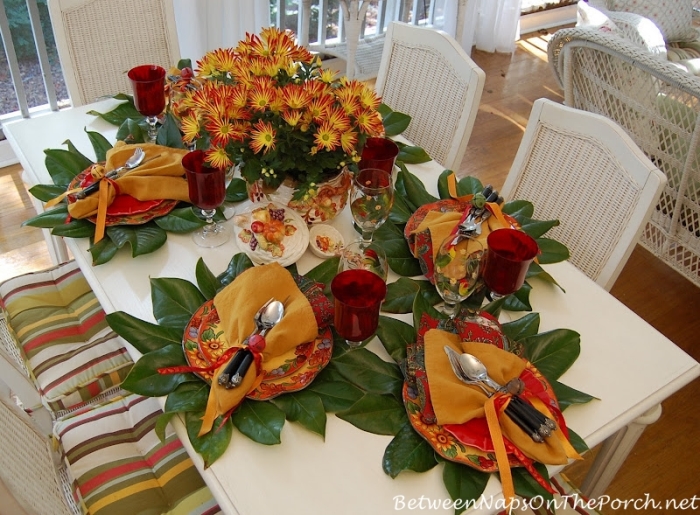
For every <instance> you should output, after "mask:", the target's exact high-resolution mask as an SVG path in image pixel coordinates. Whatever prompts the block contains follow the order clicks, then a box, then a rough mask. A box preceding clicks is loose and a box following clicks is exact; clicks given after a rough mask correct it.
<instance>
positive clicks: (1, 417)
mask: <svg viewBox="0 0 700 515" xmlns="http://www.w3.org/2000/svg"><path fill="white" fill-rule="evenodd" d="M0 431H2V434H3V438H4V440H5V445H3V450H2V452H0V480H2V483H3V484H4V485H5V487H7V489H8V491H9V492H10V493H11V494H12V496H13V497H14V498H15V500H16V501H17V503H18V504H20V505H21V506H22V507H23V508H25V509H27V510H31V513H52V514H55V515H80V514H81V513H82V512H81V510H80V509H79V508H78V507H77V505H76V503H75V501H74V500H73V498H72V496H71V490H70V480H69V479H68V475H67V473H66V470H65V467H64V466H63V464H62V462H61V460H60V456H58V455H57V454H55V453H54V451H53V448H52V441H51V439H50V437H49V433H45V432H43V431H41V430H40V429H39V428H37V427H36V425H35V424H34V421H33V420H32V418H31V417H30V416H29V415H28V414H27V413H25V412H24V411H23V410H22V409H20V408H19V406H18V405H17V404H16V403H15V402H14V400H13V399H12V397H11V396H10V393H9V388H7V387H6V386H5V385H4V384H0ZM4 506H5V507H6V508H7V505H4Z"/></svg>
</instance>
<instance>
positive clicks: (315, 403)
mask: <svg viewBox="0 0 700 515" xmlns="http://www.w3.org/2000/svg"><path fill="white" fill-rule="evenodd" d="M272 402H273V403H274V404H275V406H277V407H278V408H280V409H281V410H282V411H284V413H285V415H286V417H287V420H289V421H291V422H299V423H300V424H301V425H302V426H304V427H305V428H306V429H308V430H309V431H311V432H312V433H316V434H317V435H321V436H323V437H325V436H326V410H325V408H324V405H323V402H322V400H321V397H320V396H319V395H317V394H316V393H314V392H312V391H308V390H302V391H300V392H296V393H290V394H287V395H280V396H279V397H276V398H275V399H274V400H273V401H272Z"/></svg>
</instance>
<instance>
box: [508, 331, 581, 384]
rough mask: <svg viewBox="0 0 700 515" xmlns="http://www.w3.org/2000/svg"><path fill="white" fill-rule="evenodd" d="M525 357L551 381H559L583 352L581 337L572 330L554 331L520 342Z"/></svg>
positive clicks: (529, 337)
mask: <svg viewBox="0 0 700 515" xmlns="http://www.w3.org/2000/svg"><path fill="white" fill-rule="evenodd" d="M520 343H522V345H523V349H524V355H523V357H525V358H527V359H528V360H529V361H530V362H531V363H532V364H533V365H535V367H537V369H538V370H539V371H540V372H541V373H542V374H543V375H544V376H545V377H546V378H547V379H549V380H550V381H553V380H555V379H559V377H561V375H562V374H563V373H564V372H566V371H567V370H568V369H569V367H571V365H573V364H574V361H576V358H578V356H579V353H580V352H581V336H580V335H579V334H578V333H577V332H576V331H572V330H571V329H554V330H552V331H547V332H544V333H539V334H535V335H533V336H528V337H526V338H523V339H522V340H520Z"/></svg>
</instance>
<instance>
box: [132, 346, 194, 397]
mask: <svg viewBox="0 0 700 515" xmlns="http://www.w3.org/2000/svg"><path fill="white" fill-rule="evenodd" d="M183 365H187V362H186V361H185V355H184V353H183V352H182V345H168V346H166V347H163V348H162V349H158V350H155V351H152V352H149V353H148V354H144V355H143V356H141V358H140V359H139V360H138V361H137V362H136V363H134V366H133V367H132V368H131V371H130V372H129V375H128V376H126V379H124V382H123V383H122V387H123V388H124V389H125V390H128V391H130V392H133V393H136V394H138V395H145V396H146V397H160V396H162V395H167V394H169V393H170V392H172V391H173V390H174V389H175V388H176V387H177V385H179V384H180V383H184V382H187V381H199V379H198V378H197V376H195V375H194V374H189V373H178V374H160V373H159V372H158V369H161V368H167V367H176V366H183Z"/></svg>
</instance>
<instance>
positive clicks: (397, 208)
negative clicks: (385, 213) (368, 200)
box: [389, 194, 413, 225]
mask: <svg viewBox="0 0 700 515" xmlns="http://www.w3.org/2000/svg"><path fill="white" fill-rule="evenodd" d="M412 214H413V211H412V210H411V208H410V207H409V205H408V204H407V203H406V200H405V199H404V197H402V196H401V195H396V194H395V195H394V205H393V206H391V212H390V213H389V222H391V223H394V224H399V225H403V224H405V223H406V222H408V220H409V219H410V218H411V215H412Z"/></svg>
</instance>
